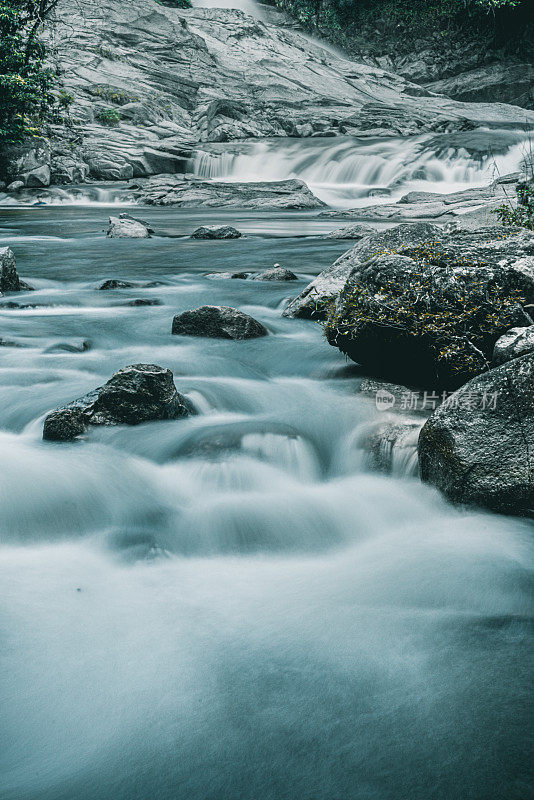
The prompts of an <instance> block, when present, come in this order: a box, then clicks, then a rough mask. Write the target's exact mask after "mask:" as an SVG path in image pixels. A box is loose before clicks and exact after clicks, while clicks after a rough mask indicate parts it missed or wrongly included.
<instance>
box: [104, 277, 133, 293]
mask: <svg viewBox="0 0 534 800" xmlns="http://www.w3.org/2000/svg"><path fill="white" fill-rule="evenodd" d="M135 286H137V284H136V283H130V281H119V280H116V279H114V278H111V279H110V280H107V281H104V283H103V284H102V285H101V286H99V287H98V288H99V289H100V290H101V291H107V290H109V289H133V288H134V287H135Z"/></svg>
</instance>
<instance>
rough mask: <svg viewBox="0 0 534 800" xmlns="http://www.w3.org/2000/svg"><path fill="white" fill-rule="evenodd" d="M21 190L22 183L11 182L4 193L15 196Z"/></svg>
mask: <svg viewBox="0 0 534 800" xmlns="http://www.w3.org/2000/svg"><path fill="white" fill-rule="evenodd" d="M21 189H24V181H11V183H10V184H8V186H7V187H6V192H11V193H12V194H17V192H20V191H21Z"/></svg>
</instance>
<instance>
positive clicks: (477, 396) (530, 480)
mask: <svg viewBox="0 0 534 800" xmlns="http://www.w3.org/2000/svg"><path fill="white" fill-rule="evenodd" d="M533 386H534V354H533V353H529V354H527V355H525V356H522V357H521V358H515V359H513V360H512V361H508V362H507V363H506V364H503V365H502V366H500V367H497V368H496V369H493V370H491V371H490V372H486V373H485V374H484V375H479V376H478V377H476V378H474V379H473V380H472V381H469V383H467V384H466V385H465V386H462V388H461V389H459V390H458V391H457V392H455V393H454V394H452V395H451V396H450V397H449V398H448V399H447V400H446V401H445V402H444V403H443V404H442V405H441V406H440V407H439V408H438V409H437V410H436V411H435V412H434V413H433V414H432V416H431V417H430V418H429V419H428V421H427V422H426V424H425V425H424V427H423V429H422V431H421V434H420V437H419V463H420V471H421V477H422V479H423V480H424V481H427V482H429V483H432V484H433V485H434V486H437V487H438V488H439V489H440V490H441V491H442V492H443V493H444V494H445V495H446V496H447V497H448V498H450V499H451V500H453V501H455V502H458V503H469V504H476V505H480V506H484V507H486V508H490V509H491V510H493V511H499V512H503V513H510V514H521V515H529V516H532V514H533V513H534V467H533V463H532V453H533V451H534V392H533Z"/></svg>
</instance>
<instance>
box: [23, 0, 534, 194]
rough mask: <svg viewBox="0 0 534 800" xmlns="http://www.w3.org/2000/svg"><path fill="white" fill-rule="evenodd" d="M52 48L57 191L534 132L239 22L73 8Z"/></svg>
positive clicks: (136, 7)
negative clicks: (194, 154)
mask: <svg viewBox="0 0 534 800" xmlns="http://www.w3.org/2000/svg"><path fill="white" fill-rule="evenodd" d="M49 39H50V41H49V44H50V46H51V50H52V53H53V58H54V61H55V66H56V69H57V71H58V73H59V74H60V75H61V83H62V85H63V88H64V90H65V91H66V92H68V93H70V94H72V96H73V98H74V103H73V105H72V107H71V109H70V117H71V120H72V125H71V127H68V126H67V127H65V126H56V127H54V129H53V131H52V148H51V156H47V155H46V148H42V157H41V159H40V161H39V163H36V164H33V163H32V169H31V170H26V172H25V173H24V175H23V178H22V179H23V182H25V183H27V185H32V184H33V185H46V184H47V180H48V179H47V170H42V169H41V168H42V167H43V166H49V167H50V180H51V182H52V183H76V182H80V181H84V180H86V179H95V180H124V179H130V178H132V177H143V176H147V175H151V174H157V173H177V172H182V173H183V172H184V171H185V170H186V169H187V162H188V158H189V156H190V154H191V151H192V149H193V148H194V147H195V146H196V145H198V144H199V143H204V142H226V141H230V140H242V139H249V138H258V137H278V136H294V137H309V136H335V135H337V134H338V133H349V134H361V135H370V134H372V135H381V134H386V135H387V134H391V132H392V130H395V131H399V130H400V131H402V133H403V135H409V134H414V133H420V132H421V131H428V130H444V129H446V130H455V129H457V128H458V127H461V126H462V125H465V124H466V123H465V120H466V119H468V120H470V121H471V124H473V125H478V124H482V123H495V122H499V123H503V122H505V123H515V124H521V125H523V124H524V123H525V117H528V118H529V119H527V122H528V121H529V120H530V121H532V122H534V112H528V111H525V110H524V109H519V108H514V107H512V106H506V105H501V104H496V103H491V104H473V103H459V102H454V101H451V100H449V99H448V98H446V97H444V96H441V95H439V94H436V93H433V92H430V91H428V90H426V89H424V88H422V87H421V86H418V85H416V84H414V83H411V82H410V81H407V80H405V79H404V78H402V77H400V76H398V75H395V74H393V73H391V72H388V71H386V70H384V69H380V68H378V67H373V66H369V65H365V64H361V63H355V62H353V61H350V60H348V59H346V58H344V57H341V56H338V55H336V54H335V53H333V52H331V51H328V50H325V49H322V48H321V47H320V46H318V45H315V44H314V43H312V42H310V41H309V39H306V38H304V37H302V36H301V35H299V34H298V33H297V32H295V31H292V30H290V29H288V28H284V27H278V26H276V25H273V24H270V23H268V22H261V21H259V20H257V19H254V18H252V17H250V16H247V15H246V14H244V13H243V12H242V11H237V10H229V9H205V8H197V9H191V10H184V9H173V8H169V7H166V6H162V5H160V4H158V3H156V2H155V0H130V2H128V3H127V4H124V3H121V2H118V0H109V2H107V3H105V4H104V3H102V2H101V0H89V2H87V3H84V4H83V6H80V5H79V4H78V3H77V2H76V0H63V2H62V3H61V5H60V10H59V12H58V18H57V20H56V21H55V22H54V24H53V26H52V29H51V30H50V33H49ZM47 158H49V159H50V160H49V162H47ZM41 162H42V163H41ZM35 170H40V171H39V173H38V175H37V177H35V176H34V173H35ZM30 173H31V174H30ZM8 177H9V179H11V180H13V179H14V178H16V177H19V176H17V175H13V169H12V170H11V174H10V175H9V176H8ZM28 181H29V183H28Z"/></svg>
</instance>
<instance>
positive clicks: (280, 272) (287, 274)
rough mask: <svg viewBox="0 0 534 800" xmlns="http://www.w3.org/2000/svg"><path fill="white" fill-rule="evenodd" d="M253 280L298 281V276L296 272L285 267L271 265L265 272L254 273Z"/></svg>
mask: <svg viewBox="0 0 534 800" xmlns="http://www.w3.org/2000/svg"><path fill="white" fill-rule="evenodd" d="M251 280H253V281H297V280H298V278H297V276H296V275H295V273H294V272H291V270H289V269H284V267H271V269H266V270H265V271H264V272H259V273H258V274H257V275H252V276H251Z"/></svg>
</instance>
